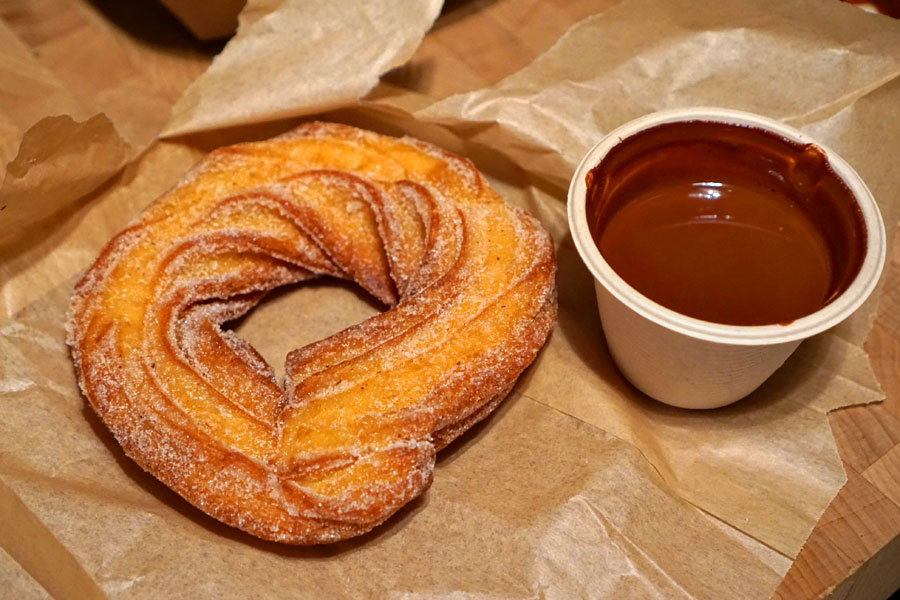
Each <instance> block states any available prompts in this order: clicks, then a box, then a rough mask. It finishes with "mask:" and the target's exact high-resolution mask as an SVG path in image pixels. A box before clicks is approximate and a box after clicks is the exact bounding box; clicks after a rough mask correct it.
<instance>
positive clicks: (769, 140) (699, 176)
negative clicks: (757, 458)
mask: <svg viewBox="0 0 900 600" xmlns="http://www.w3.org/2000/svg"><path fill="white" fill-rule="evenodd" d="M568 216H569V229H570V231H571V233H572V238H573V240H574V242H575V246H576V248H577V249H578V253H579V254H580V255H581V258H582V260H583V261H584V263H585V264H586V265H587V267H588V269H589V270H590V271H591V273H592V275H593V276H594V283H595V289H596V293H597V306H598V308H599V311H600V319H601V322H602V324H603V333H604V335H605V337H606V341H607V345H608V347H609V351H610V354H611V355H612V358H613V360H614V361H615V363H616V365H617V366H618V367H619V370H620V371H621V372H622V373H623V374H624V375H625V377H626V378H627V379H628V380H629V381H630V382H631V383H632V384H633V385H635V387H637V388H638V389H640V390H641V391H643V392H644V393H646V394H647V395H649V396H651V397H653V398H656V399H657V400H659V401H662V402H665V403H666V404H671V405H673V406H680V407H684V408H715V407H719V406H724V405H726V404H730V403H732V402H735V401H736V400H739V399H740V398H743V397H744V396H746V395H747V394H749V393H750V392H752V391H753V390H754V389H756V388H757V387H758V386H759V385H760V384H761V383H762V382H763V381H765V380H766V379H767V378H768V377H769V376H770V375H771V374H772V373H774V372H775V370H776V369H778V367H780V366H781V365H782V364H783V363H784V361H785V360H786V359H787V357H788V356H790V354H791V353H792V352H793V351H794V350H795V349H796V348H797V346H798V345H799V344H800V342H801V341H803V340H804V339H806V338H808V337H810V336H813V335H815V334H817V333H820V332H822V331H825V330H826V329H829V328H830V327H833V326H835V325H837V324H838V323H840V322H841V321H843V320H844V319H846V318H847V317H848V316H850V315H851V314H852V313H853V312H854V311H855V310H856V309H857V308H859V306H860V305H861V304H862V303H863V302H864V301H865V300H866V298H867V297H868V296H869V294H871V292H872V290H873V289H874V288H875V285H876V283H877V282H878V277H879V276H880V274H881V270H882V268H883V266H884V260H885V253H886V248H885V231H884V223H883V221H882V219H881V214H880V213H879V211H878V206H877V204H876V203H875V200H874V198H873V197H872V194H871V192H870V191H869V189H868V188H867V187H866V185H865V183H863V181H862V180H861V179H860V177H859V175H857V173H856V172H855V171H854V170H853V169H852V168H851V167H850V166H849V165H848V164H847V163H846V162H845V161H844V160H843V159H842V158H841V157H840V156H838V155H837V154H836V153H835V152H834V151H833V150H830V149H829V148H828V147H826V146H824V145H822V144H819V143H817V142H815V141H813V140H811V139H810V138H809V137H808V136H807V135H805V134H803V133H802V132H800V131H798V130H796V129H794V128H792V127H789V126H787V125H785V124H783V123H780V122H778V121H774V120H772V119H768V118H765V117H761V116H758V115H754V114H750V113H745V112H740V111H733V110H726V109H720V108H690V109H678V110H671V111H664V112H658V113H653V114H650V115H647V116H644V117H641V118H639V119H636V120H634V121H631V122H629V123H627V124H625V125H623V126H622V127H619V128H618V129H616V130H615V131H613V132H611V133H610V134H609V135H607V136H606V137H604V138H603V139H602V140H601V141H600V143H598V144H597V145H596V146H594V148H593V149H591V151H590V152H588V154H587V156H585V157H584V159H583V160H582V162H581V164H580V165H579V166H578V168H577V169H576V171H575V175H574V177H573V178H572V182H571V185H570V186H569V196H568Z"/></svg>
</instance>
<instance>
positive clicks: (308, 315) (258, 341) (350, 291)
mask: <svg viewBox="0 0 900 600" xmlns="http://www.w3.org/2000/svg"><path fill="white" fill-rule="evenodd" d="M387 308H388V307H386V306H384V305H383V304H381V303H380V302H378V301H377V300H375V299H374V298H372V296H370V295H369V294H368V293H366V292H365V290H363V289H362V288H360V287H359V286H358V285H356V284H355V283H353V282H349V281H342V280H340V279H335V278H333V277H321V278H319V279H314V280H311V281H305V282H300V283H295V284H291V285H286V286H282V287H280V288H277V289H275V290H272V291H271V292H269V293H268V294H267V295H266V297H265V298H263V299H262V300H261V301H260V303H259V304H257V305H256V306H255V307H254V308H253V309H251V310H250V311H249V312H248V313H247V314H245V315H243V316H242V317H240V318H239V319H236V320H234V321H230V322H227V323H224V324H223V325H222V329H223V330H231V331H233V332H234V333H235V334H236V335H238V336H239V337H241V338H242V339H243V340H244V341H246V342H247V343H249V344H250V345H251V346H253V347H254V348H255V349H256V351H257V352H259V353H260V354H261V355H262V357H263V358H264V359H265V360H266V362H268V363H269V365H270V366H271V367H272V369H273V370H274V372H275V376H276V377H277V378H278V383H279V385H282V386H283V384H284V364H285V357H286V356H287V355H288V353H289V352H291V351H292V350H294V349H295V348H302V347H304V346H306V345H307V344H311V343H313V342H317V341H319V340H323V339H325V338H327V337H329V336H331V335H334V334H335V333H337V332H338V331H341V330H343V329H346V328H347V327H351V326H353V325H356V324H357V323H361V322H363V321H365V320H366V319H368V318H369V317H372V316H374V315H376V314H378V313H380V312H383V311H385V310H387Z"/></svg>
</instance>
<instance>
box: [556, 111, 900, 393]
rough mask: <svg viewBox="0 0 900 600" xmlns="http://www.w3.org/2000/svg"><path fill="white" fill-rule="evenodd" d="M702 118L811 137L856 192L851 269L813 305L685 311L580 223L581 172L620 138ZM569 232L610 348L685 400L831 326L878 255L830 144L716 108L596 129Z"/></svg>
mask: <svg viewBox="0 0 900 600" xmlns="http://www.w3.org/2000/svg"><path fill="white" fill-rule="evenodd" d="M682 121H707V122H718V123H730V124H738V125H746V126H751V127H755V128H757V129H762V130H765V131H770V132H773V133H775V134H777V135H779V136H782V137H784V138H787V139H788V140H792V141H795V142H799V143H801V144H807V143H813V144H815V145H816V146H818V147H819V148H820V149H821V150H822V151H823V152H824V153H825V155H826V157H827V158H828V161H829V163H830V165H831V168H832V170H833V171H834V172H835V173H836V174H837V175H838V176H839V177H840V178H842V179H843V180H844V182H845V183H846V185H847V187H848V188H849V189H850V191H851V193H852V194H853V195H854V197H855V198H856V201H857V203H858V204H859V208H860V211H861V213H862V217H863V221H864V223H865V228H866V254H865V256H864V259H863V263H862V266H861V268H860V270H859V273H857V275H856V278H855V279H854V280H853V281H852V282H851V283H850V285H849V287H848V288H847V289H846V290H844V292H843V293H842V294H841V295H840V296H838V297H837V298H835V299H834V300H832V301H831V302H830V303H829V304H827V305H826V306H824V307H823V308H821V309H820V310H818V311H816V312H814V313H812V314H809V315H807V316H805V317H802V318H798V319H796V320H795V321H793V322H791V323H789V324H786V325H753V326H743V325H725V324H721V323H712V322H709V321H703V320H700V319H696V318H693V317H689V316H686V315H683V314H680V313H678V312H675V311H674V310H671V309H669V308H666V307H665V306H662V305H660V304H658V303H656V302H654V301H653V300H650V299H649V298H647V297H646V296H644V295H642V294H641V293H640V292H638V291H637V290H635V289H634V288H632V287H631V286H630V285H629V284H628V283H626V282H625V281H624V280H623V279H622V278H621V277H619V275H618V274H616V272H615V271H614V270H613V269H612V267H610V266H609V264H608V263H607V262H606V260H604V258H603V256H602V255H601V254H600V251H599V250H598V248H597V246H596V244H595V243H594V240H593V238H592V236H591V232H590V230H589V228H588V221H587V213H586V192H587V189H586V182H585V177H586V176H587V174H588V172H589V171H590V170H591V169H592V168H593V167H595V166H596V165H597V164H599V163H600V161H601V160H602V159H603V158H604V157H605V156H606V154H607V153H608V152H609V151H610V150H611V149H612V148H613V147H615V146H616V145H618V144H619V143H621V141H622V140H624V139H625V138H628V137H630V136H632V135H634V134H636V133H638V132H639V131H642V130H644V129H648V128H650V127H654V126H656V125H661V124H664V123H673V122H682ZM568 216H569V229H570V231H571V233H572V239H573V240H574V242H575V246H576V248H577V249H578V253H579V254H580V255H581V258H582V260H583V261H584V263H585V264H586V265H587V267H588V269H589V270H590V271H591V274H592V275H593V276H594V280H595V281H594V283H595V288H596V292H597V306H598V308H599V311H600V319H601V321H602V324H603V333H604V335H605V336H606V341H607V345H608V347H609V351H610V354H611V355H612V357H613V360H614V361H615V363H616V365H617V366H618V367H619V370H620V371H621V372H622V373H623V374H624V375H625V377H626V378H628V380H629V381H631V383H632V384H634V385H635V387H637V388H638V389H640V390H641V391H643V392H644V393H646V394H647V395H649V396H651V397H653V398H656V399H657V400H660V401H662V402H665V403H666V404H671V405H673V406H680V407H684V408H716V407H719V406H724V405H726V404H730V403H732V402H735V401H736V400H739V399H741V398H743V397H744V396H746V395H747V394H749V393H750V392H752V391H753V390H754V389H756V388H757V387H758V386H759V385H760V384H761V383H762V382H763V381H765V380H766V379H767V378H768V377H769V376H770V375H771V374H772V373H774V372H775V370H776V369H778V367H780V366H781V365H782V364H783V363H784V361H785V360H786V359H787V357H788V356H790V354H791V352H793V351H794V350H795V349H796V348H797V346H798V345H799V344H800V342H801V341H803V340H804V339H806V338H808V337H810V336H813V335H815V334H817V333H820V332H822V331H825V330H826V329H829V328H830V327H833V326H835V325H837V324H838V323H840V322H841V321H843V320H844V319H846V318H847V317H848V316H850V315H851V314H852V313H853V312H854V311H855V310H856V309H857V308H859V306H860V305H861V304H862V303H863V302H864V301H865V300H866V298H867V297H868V296H869V294H870V293H871V292H872V290H873V289H874V288H875V285H876V283H877V282H878V277H879V276H880V275H881V270H882V268H883V265H884V260H885V253H886V249H885V232H884V223H883V221H882V219H881V214H880V212H879V210H878V206H877V204H875V200H874V198H873V197H872V193H871V192H870V191H869V189H868V188H867V187H866V185H865V183H863V181H862V179H860V177H859V175H857V173H856V171H854V170H853V169H852V168H851V167H850V165H848V164H847V163H846V162H845V161H844V160H843V159H842V158H841V157H840V156H838V155H837V154H836V153H835V152H834V151H833V150H831V149H829V148H828V147H827V146H824V145H822V144H820V143H818V142H816V141H815V140H812V139H810V138H809V136H807V135H805V134H803V133H802V132H800V131H798V130H796V129H794V128H793V127H789V126H787V125H785V124H783V123H779V122H778V121H774V120H772V119H768V118H765V117H761V116H758V115H754V114H750V113H745V112H740V111H734V110H726V109H721V108H688V109H677V110H669V111H663V112H658V113H653V114H650V115H646V116H644V117H641V118H639V119H636V120H634V121H631V122H629V123H626V124H625V125H623V126H621V127H619V128H618V129H616V130H615V131H613V132H611V133H610V134H609V135H607V136H606V137H604V138H603V139H602V140H601V141H600V143H598V144H597V145H596V146H594V148H592V149H591V150H590V152H588V153H587V156H585V157H584V159H583V160H582V161H581V164H579V165H578V168H577V169H576V171H575V175H574V177H573V178H572V182H571V184H570V186H569V196H568Z"/></svg>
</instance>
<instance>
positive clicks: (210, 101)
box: [163, 0, 442, 136]
mask: <svg viewBox="0 0 900 600" xmlns="http://www.w3.org/2000/svg"><path fill="white" fill-rule="evenodd" d="M441 4H442V1H441V0H423V1H417V2H398V0H370V1H367V2H363V3H360V2H356V1H355V0H332V1H330V2H308V1H306V0H286V1H285V2H283V3H281V4H280V5H279V6H278V7H277V8H276V9H275V10H274V11H272V12H268V14H265V15H264V16H261V15H260V13H261V12H267V11H268V10H269V8H270V6H269V4H267V3H252V4H251V7H250V8H251V13H250V15H252V16H249V17H246V16H245V17H244V18H242V19H241V25H240V29H239V30H238V33H237V35H236V36H235V37H234V38H233V39H232V40H231V41H230V42H229V43H228V45H227V46H226V47H225V50H224V51H223V52H222V53H221V54H220V55H218V56H217V57H216V58H215V59H214V60H213V63H212V65H210V67H209V69H208V70H207V71H206V73H204V75H203V76H202V77H200V78H199V79H197V81H195V82H194V83H193V84H191V86H190V87H189V88H188V89H187V90H186V91H185V94H184V95H183V96H182V97H181V99H180V100H179V101H178V103H177V104H176V105H175V108H174V109H173V110H172V116H171V118H170V119H169V122H168V123H167V124H166V127H165V130H164V132H163V133H164V135H168V136H171V135H178V134H184V133H190V132H194V131H203V130H206V129H216V128H218V127H222V126H229V125H240V124H246V123H259V122H260V121H268V120H273V119H282V118H287V117H296V116H300V115H306V114H311V113H315V112H319V111H322V110H327V109H331V108H335V107H337V106H342V105H345V104H348V103H351V102H354V101H356V100H357V99H358V98H360V97H362V96H364V95H365V94H366V93H367V92H368V91H369V90H371V89H372V88H373V87H375V84H377V83H378V77H379V76H380V75H381V74H382V73H384V72H385V71H388V70H389V69H391V68H393V67H396V66H398V65H401V64H403V63H404V62H406V60H407V59H408V58H409V57H410V56H411V55H412V53H413V51H414V50H415V49H416V47H417V46H418V45H419V43H420V42H421V41H422V36H424V35H425V32H426V31H428V28H429V27H431V24H432V23H433V22H434V19H435V17H436V16H437V14H438V12H439V11H440V8H441Z"/></svg>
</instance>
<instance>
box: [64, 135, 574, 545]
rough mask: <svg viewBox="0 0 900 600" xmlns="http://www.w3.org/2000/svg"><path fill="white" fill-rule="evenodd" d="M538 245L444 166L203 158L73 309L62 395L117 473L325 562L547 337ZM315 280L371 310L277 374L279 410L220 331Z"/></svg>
mask: <svg viewBox="0 0 900 600" xmlns="http://www.w3.org/2000/svg"><path fill="white" fill-rule="evenodd" d="M555 270H556V266H555V259H554V256H553V246H552V243H551V241H550V239H549V237H548V236H547V234H546V233H545V232H544V231H543V230H542V229H541V228H540V226H539V225H538V224H537V223H536V222H535V221H534V220H533V219H531V218H530V217H528V216H527V215H525V214H524V213H522V212H521V211H518V210H516V209H513V208H510V207H508V206H507V205H506V204H504V203H503V201H502V200H501V199H500V198H499V197H498V196H497V195H496V194H495V193H494V192H493V191H492V190H491V189H490V187H489V186H488V185H487V183H486V182H485V181H484V179H483V177H482V176H481V175H480V174H479V173H478V171H477V170H476V169H475V168H474V167H473V166H472V164H471V163H470V162H469V161H467V160H466V159H464V158H461V157H458V156H455V155H453V154H450V153H448V152H445V151H443V150H440V149H438V148H435V147H433V146H430V145H428V144H425V143H423V142H419V141H417V140H411V139H394V138H388V137H384V136H380V135H377V134H374V133H371V132H367V131H362V130H359V129H355V128H352V127H348V126H344V125H336V124H329V123H310V124H307V125H303V126H301V127H299V128H297V129H295V130H294V131H291V132H289V133H287V134H285V135H283V136H280V137H278V138H274V139H272V140H268V141H265V142H259V143H252V144H239V145H236V146H231V147H228V148H223V149H219V150H217V151H215V152H213V153H211V154H210V155H209V156H208V157H207V158H206V159H204V160H203V161H201V163H199V164H198V165H197V166H196V167H194V168H193V169H192V170H191V171H190V172H189V173H188V174H187V175H186V176H185V177H184V178H183V179H182V180H181V181H180V182H179V183H178V185H176V187H175V188H174V189H172V190H171V191H170V192H168V193H167V194H166V195H164V196H163V197H162V198H160V199H159V200H157V201H156V202H155V203H154V204H153V205H151V206H150V207H149V208H148V209H147V210H146V211H145V212H144V213H143V214H142V215H141V217H140V218H139V219H138V221H137V222H136V223H135V224H134V225H132V226H131V227H129V228H128V229H126V230H125V231H123V232H122V233H120V234H119V235H118V236H116V237H115V238H114V239H113V240H112V241H111V242H110V243H109V244H108V245H107V246H106V248H105V249H104V250H103V252H102V253H101V254H100V257H99V258H98V259H97V261H96V262H95V263H94V265H93V266H92V267H91V269H90V270H88V272H87V273H86V274H85V275H84V277H83V278H82V280H81V281H80V282H79V283H78V285H77V286H76V288H75V293H74V295H73V298H72V306H71V309H70V316H69V321H68V323H67V330H68V343H69V345H70V347H71V349H72V356H73V360H74V363H75V367H76V371H77V373H78V378H79V382H80V384H81V387H82V389H83V391H84V393H85V395H86V396H87V398H88V400H89V401H90V403H91V405H92V406H93V408H94V410H95V411H96V412H97V414H98V415H100V417H101V419H102V420H103V421H104V423H106V425H107V426H108V427H109V428H110V430H111V431H112V432H113V434H114V435H115V436H116V438H117V440H118V441H119V443H120V444H121V445H122V447H123V449H124V450H125V452H126V453H127V454H128V455H129V456H130V457H132V458H133V459H134V460H135V461H136V462H137V463H138V464H140V465H141V466H142V467H143V468H144V469H146V470H147V471H149V472H150V473H152V474H153V475H154V476H156V477H157V478H159V479H160V480H161V481H163V482H164V483H165V484H166V485H168V486H169V487H171V488H172V489H173V490H175V491H176V492H177V493H179V494H180V495H181V496H183V497H184V498H185V499H187V500H188V501H189V502H191V503H192V504H194V505H195V506H197V507H199V508H201V509H202V510H204V511H206V512H207V513H208V514H210V515H212V516H214V517H216V518H217V519H220V520H221V521H223V522H225V523H228V524H230V525H233V526H235V527H239V528H241V529H243V530H245V531H248V532H250V533H252V534H254V535H257V536H259V537H262V538H265V539H271V540H277V541H281V542H286V543H292V544H315V543H323V542H332V541H336V540H339V539H345V538H347V537H351V536H354V535H359V534H361V533H364V532H366V531H368V530H370V529H371V528H372V527H374V526H376V525H378V524H379V523H381V522H382V521H384V520H385V519H386V518H388V517H389V516H390V515H391V514H393V513H394V512H395V511H396V510H397V509H399V508H400V507H401V506H403V504H405V503H406V502H408V501H409V500H411V499H412V498H414V497H415V496H417V495H419V494H421V493H422V492H423V491H424V490H425V489H426V488H427V487H428V486H429V484H430V483H431V477H432V470H433V466H434V457H435V452H436V451H437V450H438V449H440V448H442V447H444V446H445V445H447V444H448V443H450V441H452V440H453V439H454V438H456V437H457V436H458V435H460V434H461V433H462V432H464V431H465V430H466V429H468V428H469V427H470V426H471V425H473V424H474V423H476V422H477V421H479V420H481V419H482V418H484V417H485V416H487V414H488V413H490V411H491V410H492V409H493V408H494V407H495V406H496V405H497V404H498V403H499V402H500V401H501V400H502V399H503V398H504V397H505V396H506V394H507V393H508V392H509V390H510V389H511V388H512V386H513V384H514V383H515V380H516V378H517V377H518V376H519V374H520V373H521V372H522V371H523V370H524V369H525V367H527V366H528V364H530V363H531V362H532V360H534V357H535V355H536V353H537V351H538V350H539V349H540V347H541V346H542V345H543V343H544V341H545V340H546V338H547V336H548V335H549V332H550V330H551V329H552V327H553V323H554V321H555V318H556V296H555V283H554V279H555ZM319 275H332V276H335V277H342V278H346V279H351V280H353V281H356V282H357V283H359V285H361V286H362V287H363V288H364V289H366V290H368V291H369V292H370V293H372V294H373V295H374V296H375V297H377V298H379V299H380V300H382V301H383V302H385V303H386V304H389V305H391V306H392V308H391V309H390V310H388V311H387V312H385V313H383V314H380V315H376V316H375V317H373V318H371V319H368V320H366V321H364V322H362V323H360V324H358V325H355V326H353V327H350V328H348V329H346V330H344V331H342V332H340V333H337V334H336V335H334V336H332V337H330V338H327V339H325V340H321V341H319V342H316V343H314V344H310V345H309V346H306V347H305V348H301V349H298V350H295V351H293V352H291V353H290V355H289V356H288V359H287V368H286V381H285V388H284V389H282V388H281V386H279V385H278V384H277V382H276V381H275V378H274V375H273V371H272V369H271V367H270V366H269V365H267V364H266V363H265V361H264V360H263V359H262V357H261V356H260V355H259V354H258V353H257V352H256V351H255V350H254V349H253V348H252V347H251V346H250V345H249V344H247V343H246V342H244V341H243V340H240V339H239V338H237V337H236V336H235V335H234V334H232V333H231V332H229V331H223V330H222V329H221V327H220V326H221V324H222V323H223V322H225V321H227V320H230V319H234V318H236V317H238V316H240V315H242V314H244V313H245V312H246V311H248V310H250V309H251V308H252V307H253V306H254V305H255V304H256V303H257V302H258V301H259V300H260V299H261V298H262V296H263V295H264V294H265V293H266V292H267V291H269V290H271V289H273V288H274V287H277V286H280V285H284V284H287V283H291V282H296V281H302V280H305V279H308V278H311V277H315V276H319Z"/></svg>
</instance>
